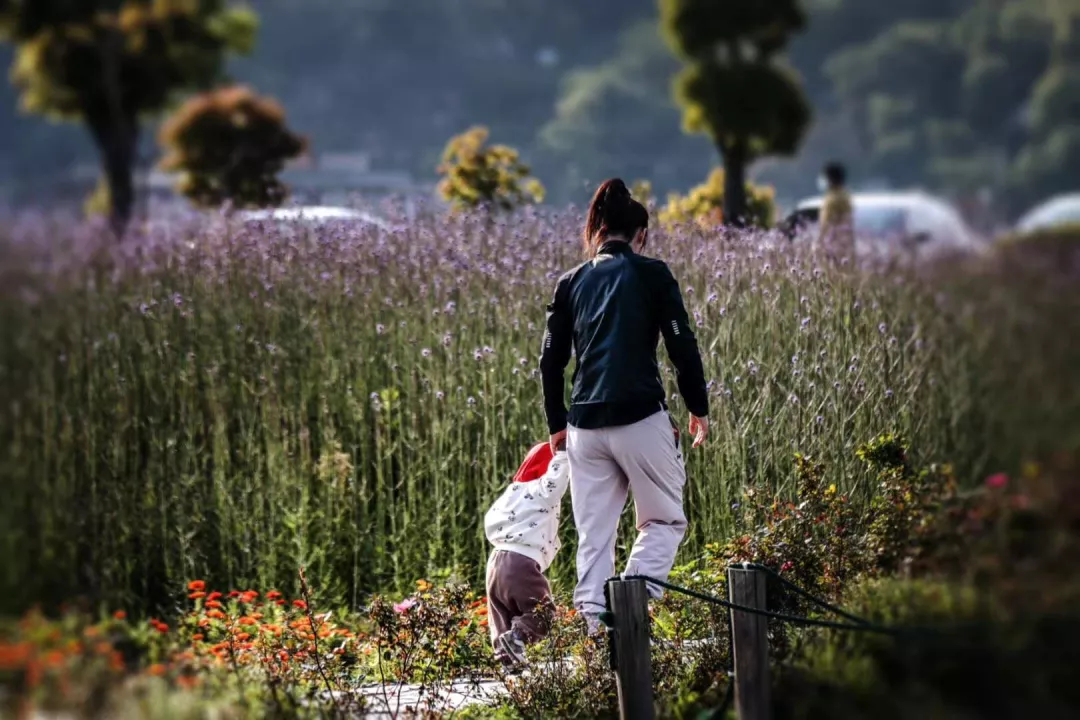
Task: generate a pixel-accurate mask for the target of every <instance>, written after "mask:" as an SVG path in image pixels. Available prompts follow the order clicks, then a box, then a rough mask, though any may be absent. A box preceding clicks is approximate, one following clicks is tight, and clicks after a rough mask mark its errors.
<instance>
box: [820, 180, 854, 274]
mask: <svg viewBox="0 0 1080 720" xmlns="http://www.w3.org/2000/svg"><path fill="white" fill-rule="evenodd" d="M818 184H819V186H820V189H821V191H822V192H823V193H824V194H825V197H824V198H823V199H822V202H821V217H820V220H819V225H820V231H819V234H818V246H819V247H821V248H824V249H826V250H828V251H830V252H834V253H836V254H838V255H840V256H845V255H850V254H852V253H853V252H854V251H855V225H854V223H855V217H854V215H855V213H854V207H853V205H852V203H851V194H850V193H849V192H848V190H847V170H846V169H845V168H844V166H843V165H841V164H840V163H837V162H831V163H828V164H827V165H825V168H824V169H823V170H822V173H821V177H820V178H819V180H818Z"/></svg>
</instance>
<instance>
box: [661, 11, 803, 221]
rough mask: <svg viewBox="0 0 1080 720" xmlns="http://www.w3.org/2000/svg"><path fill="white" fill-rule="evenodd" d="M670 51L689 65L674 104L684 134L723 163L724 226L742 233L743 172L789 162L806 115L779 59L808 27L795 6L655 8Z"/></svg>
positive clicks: (798, 91)
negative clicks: (709, 146)
mask: <svg viewBox="0 0 1080 720" xmlns="http://www.w3.org/2000/svg"><path fill="white" fill-rule="evenodd" d="M660 12H661V22H662V24H663V28H664V34H665V36H666V37H667V39H668V43H669V44H670V45H671V47H672V48H673V49H674V50H675V51H676V52H677V53H678V54H679V55H680V57H682V58H683V59H684V60H685V61H686V63H687V65H686V67H685V68H684V69H683V71H682V72H681V73H680V74H679V75H678V77H676V79H675V97H676V100H677V101H678V103H679V105H680V106H681V107H682V109H683V125H684V128H685V129H686V131H687V132H691V133H702V134H705V135H707V136H708V137H709V138H710V139H711V140H712V142H713V144H714V145H715V146H716V148H717V150H718V151H719V152H720V155H721V157H722V159H723V162H724V170H725V173H724V179H725V188H724V211H723V214H724V218H725V219H726V220H727V222H729V223H731V224H734V225H745V224H746V223H747V222H748V221H751V220H752V218H751V217H749V215H748V213H747V199H746V171H747V168H748V166H749V165H750V164H751V163H752V162H753V161H754V160H756V159H758V158H760V157H763V156H767V155H792V154H794V153H795V152H796V151H797V150H798V148H799V144H800V143H801V142H802V138H803V136H804V135H805V133H806V130H807V128H808V127H809V125H810V119H811V109H810V105H809V102H808V101H807V99H806V96H805V95H804V93H803V90H802V87H801V85H800V82H799V79H798V77H797V76H796V75H795V73H794V71H792V70H790V69H789V68H786V67H785V66H783V65H782V64H781V63H780V62H779V60H778V57H779V55H780V53H781V52H782V51H783V50H784V49H785V48H786V47H787V45H788V43H789V41H790V40H791V38H792V36H794V35H795V34H796V33H798V32H800V31H801V30H802V29H803V27H804V26H805V23H806V17H805V15H804V13H803V10H802V7H801V5H800V2H799V0H660Z"/></svg>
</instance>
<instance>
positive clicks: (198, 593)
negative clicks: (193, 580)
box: [188, 590, 206, 600]
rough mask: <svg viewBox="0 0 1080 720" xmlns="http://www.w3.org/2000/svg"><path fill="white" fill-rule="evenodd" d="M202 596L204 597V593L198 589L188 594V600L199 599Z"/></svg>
mask: <svg viewBox="0 0 1080 720" xmlns="http://www.w3.org/2000/svg"><path fill="white" fill-rule="evenodd" d="M204 597H206V593H204V592H203V591H202V590H198V591H196V592H193V593H191V594H190V595H188V600H201V599H202V598H204Z"/></svg>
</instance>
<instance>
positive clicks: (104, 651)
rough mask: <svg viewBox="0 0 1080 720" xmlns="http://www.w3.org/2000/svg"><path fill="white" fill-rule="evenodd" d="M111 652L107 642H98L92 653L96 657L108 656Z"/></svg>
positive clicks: (111, 648) (110, 646) (111, 647)
mask: <svg viewBox="0 0 1080 720" xmlns="http://www.w3.org/2000/svg"><path fill="white" fill-rule="evenodd" d="M112 651H113V646H112V645H110V644H109V643H107V642H99V643H98V644H97V645H95V646H94V652H96V653H97V654H98V655H108V654H109V653H111V652H112Z"/></svg>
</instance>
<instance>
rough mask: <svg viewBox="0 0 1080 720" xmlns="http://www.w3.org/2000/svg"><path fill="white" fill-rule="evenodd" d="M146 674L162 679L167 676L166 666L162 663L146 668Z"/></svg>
mask: <svg viewBox="0 0 1080 720" xmlns="http://www.w3.org/2000/svg"><path fill="white" fill-rule="evenodd" d="M146 672H147V674H148V675H153V676H154V677H161V676H162V675H164V674H165V666H164V665H162V664H161V663H154V664H153V665H151V666H150V667H148V668H146Z"/></svg>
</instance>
